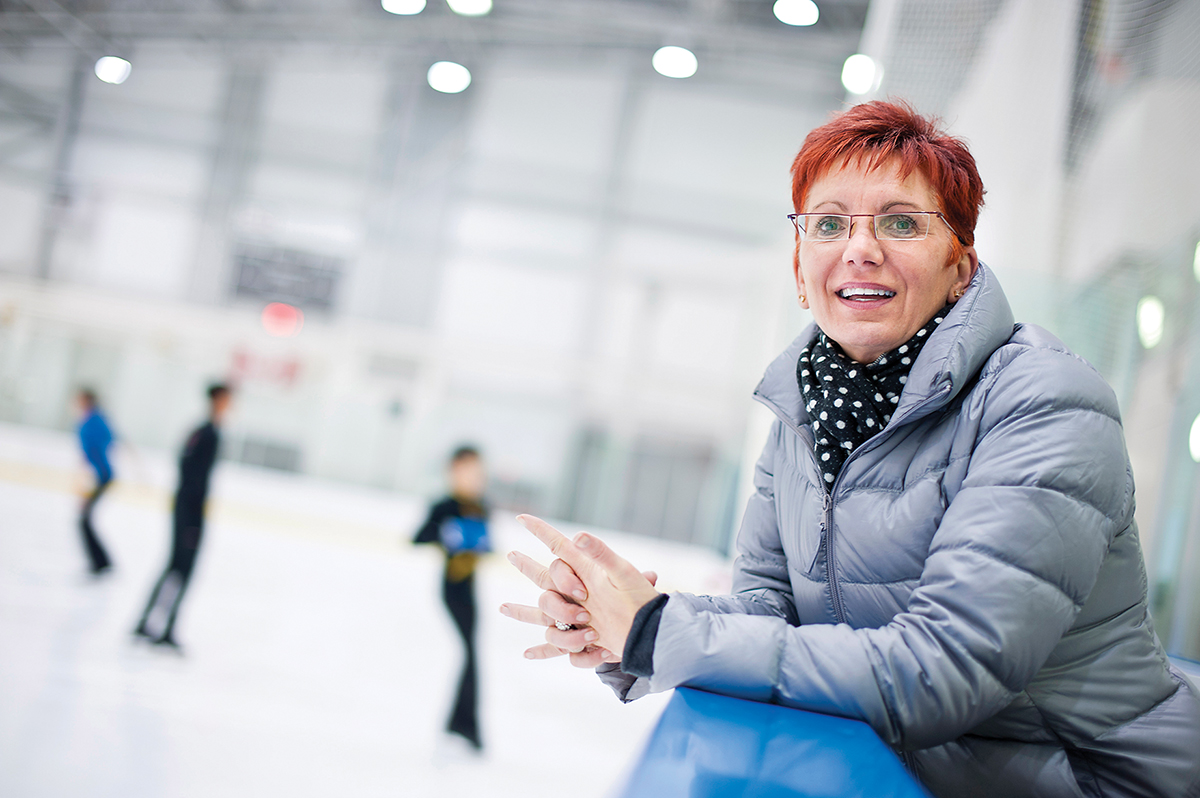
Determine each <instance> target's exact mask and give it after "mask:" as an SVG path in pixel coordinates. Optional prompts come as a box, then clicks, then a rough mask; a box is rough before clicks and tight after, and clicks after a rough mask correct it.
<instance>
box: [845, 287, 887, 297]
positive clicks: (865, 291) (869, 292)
mask: <svg viewBox="0 0 1200 798" xmlns="http://www.w3.org/2000/svg"><path fill="white" fill-rule="evenodd" d="M895 295H896V292H895V291H888V290H886V289H883V288H843V289H842V290H841V291H838V296H840V297H842V298H843V299H850V298H852V297H856V296H882V297H892V296H895Z"/></svg>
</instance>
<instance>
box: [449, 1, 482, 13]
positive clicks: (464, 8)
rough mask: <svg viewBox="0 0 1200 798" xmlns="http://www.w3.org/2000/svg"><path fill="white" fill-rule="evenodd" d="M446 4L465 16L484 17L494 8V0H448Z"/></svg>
mask: <svg viewBox="0 0 1200 798" xmlns="http://www.w3.org/2000/svg"><path fill="white" fill-rule="evenodd" d="M446 5H448V6H450V10H451V11H453V12H454V13H455V14H461V15H463V16H464V17H482V16H485V15H486V14H489V13H491V10H492V0H446Z"/></svg>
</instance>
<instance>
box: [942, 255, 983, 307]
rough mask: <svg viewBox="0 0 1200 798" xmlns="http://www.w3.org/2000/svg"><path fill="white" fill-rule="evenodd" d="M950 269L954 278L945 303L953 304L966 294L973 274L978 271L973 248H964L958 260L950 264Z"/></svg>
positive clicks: (973, 276)
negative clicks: (953, 273) (952, 270)
mask: <svg viewBox="0 0 1200 798" xmlns="http://www.w3.org/2000/svg"><path fill="white" fill-rule="evenodd" d="M951 268H952V269H954V272H955V276H954V282H953V284H951V286H950V296H949V297H948V298H947V301H949V302H955V301H957V300H958V298H959V297H961V296H962V295H963V294H965V293H966V291H967V286H969V285H970V284H971V280H973V279H974V278H975V272H976V271H978V269H979V254H978V253H977V252H975V247H964V248H963V250H962V254H961V255H960V256H959V258H958V260H957V261H955V262H954V263H953V264H951Z"/></svg>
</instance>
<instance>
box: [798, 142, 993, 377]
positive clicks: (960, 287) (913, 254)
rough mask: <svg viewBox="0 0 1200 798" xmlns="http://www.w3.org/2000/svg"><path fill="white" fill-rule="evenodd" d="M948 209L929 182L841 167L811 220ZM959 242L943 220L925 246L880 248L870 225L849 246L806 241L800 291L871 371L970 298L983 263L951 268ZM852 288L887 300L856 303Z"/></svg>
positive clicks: (820, 192)
mask: <svg viewBox="0 0 1200 798" xmlns="http://www.w3.org/2000/svg"><path fill="white" fill-rule="evenodd" d="M940 209H941V204H940V203H939V202H938V198H937V195H936V194H935V193H934V191H933V189H932V188H931V187H930V186H929V183H928V181H926V179H925V177H924V175H922V174H921V173H920V172H919V171H917V170H914V171H913V172H912V173H911V174H910V175H909V176H908V177H906V178H904V179H901V178H900V175H899V172H898V169H897V168H896V166H895V164H887V163H885V164H883V165H881V166H879V167H878V168H876V169H875V170H873V171H866V170H865V168H864V167H862V166H860V165H858V164H848V165H839V166H836V167H835V168H834V169H833V170H831V171H830V172H828V173H827V174H826V175H825V176H824V177H821V178H819V179H817V180H816V181H814V182H813V184H812V186H811V187H810V188H809V190H808V195H807V197H805V201H804V208H802V209H801V210H802V211H803V212H804V213H818V212H822V211H828V212H829V213H837V214H850V215H853V214H857V213H896V212H900V211H905V210H910V211H936V210H940ZM953 248H954V234H953V233H952V232H951V231H950V228H949V227H948V226H947V225H946V224H945V222H943V221H942V220H941V219H936V220H934V222H933V224H932V226H931V227H930V230H929V235H928V236H927V237H926V238H924V239H922V240H920V241H879V240H877V239H876V238H875V230H874V226H873V225H872V224H871V220H870V219H867V218H859V219H854V220H853V226H852V228H851V234H850V238H849V239H848V240H846V241H811V240H808V241H801V242H799V244H798V248H797V260H796V287H797V289H799V294H800V295H801V296H802V297H804V299H801V301H800V306H801V307H805V308H808V309H810V310H811V311H812V314H813V319H814V320H815V321H816V322H817V325H818V326H819V327H820V328H821V329H822V330H823V331H824V332H825V334H826V335H828V336H829V337H830V338H832V339H833V340H835V341H837V343H838V344H839V345H840V346H841V347H842V349H843V351H845V352H846V354H847V355H849V356H850V357H851V358H853V359H854V360H856V361H858V362H860V363H870V362H871V361H873V360H875V359H876V358H878V357H879V356H880V355H882V354H884V353H885V352H888V351H889V350H892V349H895V348H896V347H898V346H900V345H901V344H903V343H904V342H905V341H907V340H908V339H909V338H912V337H913V336H914V335H916V334H917V330H919V329H921V328H922V327H923V326H925V323H926V322H928V321H929V320H930V319H931V318H933V314H934V313H936V312H937V311H938V310H940V309H941V308H942V307H944V306H945V305H946V304H947V303H948V302H954V301H955V300H956V299H957V297H956V296H955V292H956V291H965V290H966V287H967V284H968V283H970V281H971V277H972V276H974V274H975V268H976V266H977V265H978V263H979V260H978V258H977V256H976V254H975V249H974V247H967V248H966V249H965V250H964V251H963V254H962V256H961V257H959V258H958V259H957V260H954V261H951V256H952V255H953ZM853 288H869V289H875V290H883V291H885V292H887V293H886V295H884V296H878V295H872V296H860V297H850V296H847V295H846V294H845V293H844V292H845V291H846V290H847V289H853Z"/></svg>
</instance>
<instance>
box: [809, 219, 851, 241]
mask: <svg viewBox="0 0 1200 798" xmlns="http://www.w3.org/2000/svg"><path fill="white" fill-rule="evenodd" d="M801 218H802V219H803V220H804V235H805V238H808V239H810V240H812V241H839V240H841V239H843V238H849V237H850V217H849V216H837V215H833V214H823V213H806V214H804V215H803V216H802V217H801Z"/></svg>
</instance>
